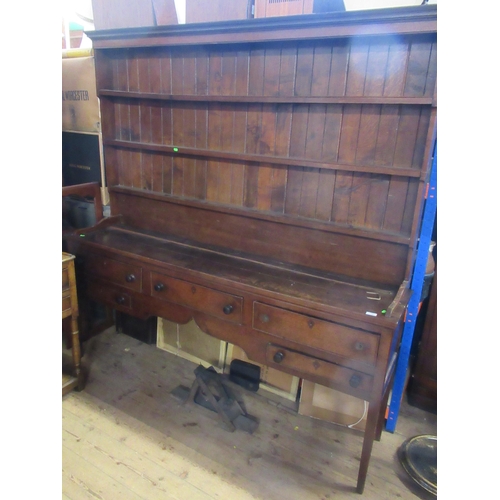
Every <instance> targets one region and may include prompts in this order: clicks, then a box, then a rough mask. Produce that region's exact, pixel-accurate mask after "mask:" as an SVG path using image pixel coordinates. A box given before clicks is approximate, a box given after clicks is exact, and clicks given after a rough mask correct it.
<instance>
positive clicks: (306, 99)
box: [99, 89, 433, 106]
mask: <svg viewBox="0 0 500 500" xmlns="http://www.w3.org/2000/svg"><path fill="white" fill-rule="evenodd" d="M99 97H117V98H127V99H146V100H147V99H149V100H160V101H180V102H182V101H195V102H233V103H273V104H281V103H283V104H286V103H289V104H390V105H400V104H403V105H420V106H421V105H428V106H430V105H432V103H433V99H432V97H385V96H370V97H366V96H325V97H312V96H274V95H273V96H266V95H262V96H253V95H239V96H237V95H206V94H200V95H194V94H182V95H181V94H158V93H154V92H133V91H126V90H112V89H101V90H100V91H99Z"/></svg>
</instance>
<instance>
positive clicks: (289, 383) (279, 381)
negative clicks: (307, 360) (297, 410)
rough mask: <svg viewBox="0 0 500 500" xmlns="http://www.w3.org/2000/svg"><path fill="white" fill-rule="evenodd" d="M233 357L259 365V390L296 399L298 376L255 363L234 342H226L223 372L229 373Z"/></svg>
mask: <svg viewBox="0 0 500 500" xmlns="http://www.w3.org/2000/svg"><path fill="white" fill-rule="evenodd" d="M233 359H241V360H242V361H248V362H249V363H253V364H254V365H257V366H259V367H260V380H261V383H260V384H259V392H260V391H261V390H263V391H267V392H270V393H272V394H276V395H277V396H280V397H282V398H285V399H288V400H290V401H295V400H296V399H297V391H298V388H299V381H300V379H299V378H298V377H294V376H293V375H289V374H288V373H284V372H281V371H279V370H275V369H274V368H270V367H269V366H265V365H261V364H259V363H255V362H254V361H253V360H251V359H249V358H248V356H247V355H246V354H245V351H244V350H243V349H241V347H238V346H236V345H234V344H228V347H227V354H226V363H225V367H224V372H225V373H229V369H230V365H231V361H232V360H233Z"/></svg>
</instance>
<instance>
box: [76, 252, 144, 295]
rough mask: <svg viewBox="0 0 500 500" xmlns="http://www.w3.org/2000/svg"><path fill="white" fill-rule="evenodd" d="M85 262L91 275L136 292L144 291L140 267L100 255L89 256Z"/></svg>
mask: <svg viewBox="0 0 500 500" xmlns="http://www.w3.org/2000/svg"><path fill="white" fill-rule="evenodd" d="M85 261H86V262H85V265H86V268H87V271H88V272H89V273H90V274H92V275H94V276H98V277H99V278H104V279H107V280H109V281H112V282H113V283H116V284H117V285H120V286H124V287H126V288H129V289H130V290H134V291H135V292H140V291H142V268H141V267H140V266H136V265H131V264H127V263H126V262H121V261H119V260H116V259H109V258H107V257H102V256H100V255H89V256H88V257H87V258H86V259H85Z"/></svg>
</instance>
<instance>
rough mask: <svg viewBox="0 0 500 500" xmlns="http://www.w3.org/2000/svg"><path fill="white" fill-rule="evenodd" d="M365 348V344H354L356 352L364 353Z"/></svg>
mask: <svg viewBox="0 0 500 500" xmlns="http://www.w3.org/2000/svg"><path fill="white" fill-rule="evenodd" d="M364 348H365V345H364V344H363V342H356V343H355V344H354V349H356V351H362V350H363V349H364Z"/></svg>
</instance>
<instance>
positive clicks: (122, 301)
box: [116, 295, 125, 305]
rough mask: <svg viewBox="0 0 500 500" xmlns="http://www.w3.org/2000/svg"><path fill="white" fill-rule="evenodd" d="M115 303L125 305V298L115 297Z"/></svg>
mask: <svg viewBox="0 0 500 500" xmlns="http://www.w3.org/2000/svg"><path fill="white" fill-rule="evenodd" d="M116 302H117V303H118V304H122V305H123V304H125V297H124V296H123V295H119V296H118V297H116Z"/></svg>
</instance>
